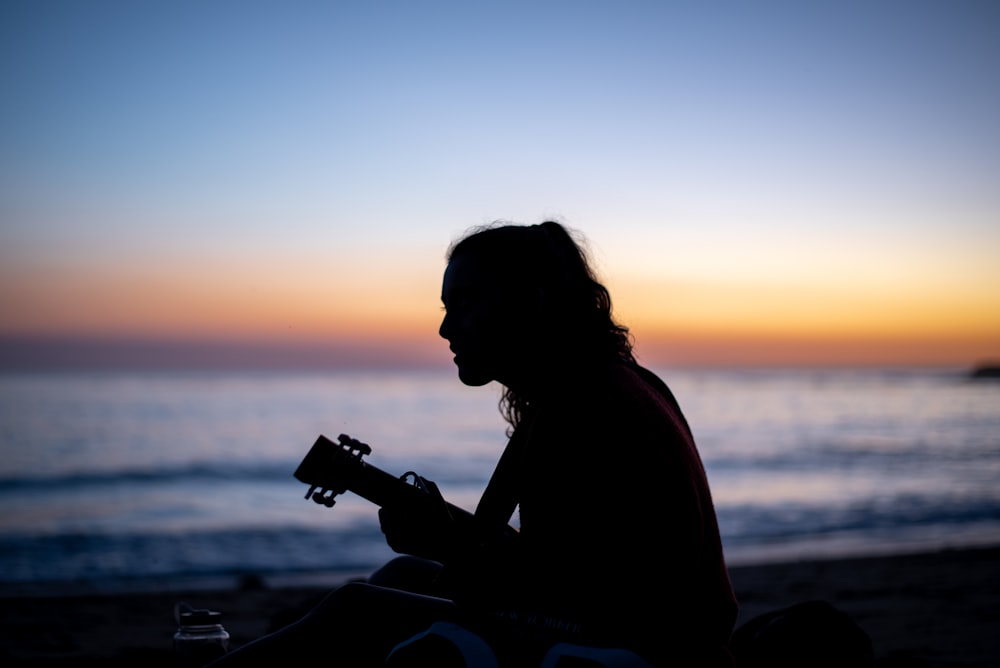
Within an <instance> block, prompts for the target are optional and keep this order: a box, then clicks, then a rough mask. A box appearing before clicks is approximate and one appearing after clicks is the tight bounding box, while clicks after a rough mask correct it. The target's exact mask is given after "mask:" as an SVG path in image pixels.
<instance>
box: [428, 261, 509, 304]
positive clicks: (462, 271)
mask: <svg viewBox="0 0 1000 668" xmlns="http://www.w3.org/2000/svg"><path fill="white" fill-rule="evenodd" d="M477 260H478V258H475V257H473V256H471V255H456V256H454V257H452V259H451V261H449V262H448V266H447V267H446V268H445V270H444V280H443V281H442V284H441V298H442V299H444V300H447V299H448V298H449V297H452V298H454V297H455V296H457V295H468V294H494V293H497V292H498V291H499V290H500V287H501V285H502V283H501V280H500V277H499V275H498V272H497V271H496V270H494V269H491V268H489V267H488V266H487V263H484V262H482V261H477Z"/></svg>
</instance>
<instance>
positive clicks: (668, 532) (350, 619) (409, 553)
mask: <svg viewBox="0 0 1000 668" xmlns="http://www.w3.org/2000/svg"><path fill="white" fill-rule="evenodd" d="M447 257H448V263H447V267H446V270H445V273H444V280H443V285H442V294H441V299H442V302H443V304H444V307H445V316H444V318H443V321H442V323H441V326H440V330H439V331H440V335H441V336H442V337H443V338H445V339H446V340H447V341H448V343H449V346H450V349H451V351H452V352H453V353H454V362H455V365H456V366H457V369H458V376H459V379H460V380H461V381H462V383H464V384H466V385H470V386H481V385H485V384H488V383H490V382H497V383H499V384H500V385H501V386H502V388H503V395H502V400H501V410H502V412H503V415H504V417H505V419H506V421H507V422H508V424H509V428H508V435H509V442H508V444H507V446H506V448H505V450H504V452H503V454H502V455H501V457H500V460H499V462H498V463H497V466H496V469H495V471H494V472H493V475H492V477H491V479H490V481H489V483H488V485H487V487H486V489H485V490H484V492H483V494H482V497H481V499H480V502H479V504H478V506H477V508H476V511H475V513H474V515H472V516H471V520H470V519H469V518H464V521H459V520H461V519H463V518H456V517H454V516H453V515H451V514H449V513H448V511H447V506H446V505H445V504H444V503H443V500H441V499H440V497H439V496H438V495H437V494H436V491H437V488H436V487H435V486H433V484H430V491H431V494H429V495H428V499H430V500H431V501H430V502H429V503H427V504H425V505H422V506H418V507H414V506H412V505H411V506H410V507H405V508H393V507H384V508H382V509H381V510H380V512H379V518H380V522H381V526H382V530H383V532H384V534H385V537H386V541H387V542H388V544H389V546H390V547H392V548H393V550H394V551H396V552H397V553H400V554H402V555H404V556H400V557H397V558H395V559H393V560H392V561H390V562H389V563H387V564H385V565H384V566H383V567H381V568H380V569H379V570H377V571H376V572H374V573H373V574H372V575H371V577H370V578H368V580H367V581H365V582H354V583H348V584H345V585H343V586H341V587H339V588H337V589H336V590H334V591H333V592H331V593H330V594H329V595H328V596H327V598H326V599H325V600H324V601H323V602H322V603H320V604H319V605H318V606H317V607H316V608H315V609H313V610H312V611H311V612H310V613H309V614H307V615H306V616H305V617H303V619H301V620H300V621H298V622H296V623H295V624H293V625H291V626H289V627H286V628H285V629H282V630H281V631H278V632H276V633H274V634H271V635H268V636H265V637H263V638H261V639H259V640H257V641H255V642H253V643H250V644H248V645H246V646H245V647H243V648H241V649H238V650H236V651H234V652H232V653H230V654H229V655H228V656H227V657H225V658H223V659H222V660H220V661H219V662H218V665H220V666H223V665H225V666H230V665H232V666H236V665H241V664H246V665H257V664H258V663H260V664H267V663H269V662H273V661H287V660H289V659H290V658H291V659H293V658H299V657H301V658H303V659H305V658H307V657H312V656H314V655H316V656H323V657H329V662H330V663H332V664H333V665H344V666H364V665H385V663H386V660H387V658H388V661H389V663H390V665H397V666H398V665H421V661H423V662H424V663H427V664H428V665H429V663H428V661H427V656H424V657H421V654H420V653H421V652H430V653H434V652H437V655H436V657H435V659H436V660H438V661H443V659H442V657H443V656H445V654H446V652H445V650H443V649H442V647H443V645H442V644H441V643H438V644H435V643H433V642H430V641H428V638H431V637H434V636H433V634H431V635H430V636H425V637H423V638H424V641H423V642H420V641H417V642H412V640H413V639H414V638H417V639H419V638H421V637H422V636H420V633H421V632H422V631H425V630H427V629H429V628H433V627H434V625H435V623H439V624H440V623H445V627H444V628H451V629H454V628H458V629H461V630H468V631H470V632H471V633H472V634H475V637H476V638H481V639H483V640H484V641H485V642H486V643H488V645H489V647H490V649H491V650H492V652H493V653H494V655H495V657H498V659H499V665H503V666H506V665H516V666H537V665H540V663H541V662H542V660H543V657H545V656H546V654H547V653H548V655H549V657H551V656H552V654H551V652H552V648H553V647H554V646H558V647H576V648H584V650H586V648H593V649H594V651H595V652H598V651H599V650H600V649H601V648H604V649H621V650H624V651H626V652H627V653H628V656H629V657H630V658H634V659H636V661H634V662H632V663H629V664H628V665H650V666H651V665H674V664H676V663H678V662H681V663H683V665H698V666H731V665H732V656H731V655H730V654H729V651H728V649H727V644H728V642H729V639H730V635H731V633H732V630H733V625H734V623H735V620H736V613H737V603H736V599H735V596H734V594H733V590H732V587H731V585H730V581H729V575H728V571H727V569H726V565H725V561H724V558H723V551H722V546H721V541H720V537H719V529H718V524H717V521H716V515H715V510H714V507H713V504H712V498H711V494H710V491H709V486H708V482H707V479H706V476H705V472H704V469H703V466H702V463H701V460H700V457H699V454H698V451H697V449H696V447H695V443H694V439H693V437H692V434H691V431H690V429H689V428H688V424H687V422H686V420H685V418H684V415H683V413H682V412H681V409H680V407H679V406H678V404H677V401H676V400H675V399H674V396H673V395H672V393H671V391H670V390H669V389H668V387H667V386H666V385H665V384H664V383H663V381H662V380H660V379H659V378H658V377H657V376H656V375H654V374H653V373H651V372H650V371H648V370H647V369H645V368H643V367H641V366H640V365H639V364H637V362H636V360H635V358H634V356H633V353H632V342H631V336H630V333H629V331H628V329H627V328H626V327H624V326H622V325H620V324H619V323H617V322H616V321H615V320H614V319H613V317H612V313H611V298H610V296H609V293H608V290H607V289H606V288H605V287H604V286H603V285H602V284H601V283H600V282H599V281H598V280H597V278H596V275H595V272H594V271H593V269H592V268H591V265H590V263H589V261H588V258H587V255H586V252H585V247H584V246H583V244H582V243H578V242H577V241H575V240H574V237H573V235H571V233H570V232H569V231H568V230H567V229H566V228H565V227H563V226H561V225H559V224H558V223H555V222H545V223H542V224H540V225H531V226H521V225H507V224H503V225H493V226H487V227H485V228H479V229H476V230H474V231H473V232H471V233H470V234H468V235H466V236H465V237H463V238H461V239H460V240H459V241H457V242H456V243H454V244H452V247H451V248H450V249H449V252H448V256H447ZM515 513H517V514H518V515H519V520H520V521H519V524H520V527H519V530H517V531H514V530H513V529H511V528H510V526H509V523H510V522H511V518H512V517H513V516H514V515H515ZM408 639H409V640H411V643H410V644H405V643H404V644H403V645H400V643H403V642H404V641H407V640H408ZM394 648H395V650H394ZM581 656H585V654H583V655H581ZM594 656H597V654H595V655H594ZM407 661H409V663H407ZM550 663H552V665H554V662H550ZM213 665H215V664H213ZM449 665H450V664H449Z"/></svg>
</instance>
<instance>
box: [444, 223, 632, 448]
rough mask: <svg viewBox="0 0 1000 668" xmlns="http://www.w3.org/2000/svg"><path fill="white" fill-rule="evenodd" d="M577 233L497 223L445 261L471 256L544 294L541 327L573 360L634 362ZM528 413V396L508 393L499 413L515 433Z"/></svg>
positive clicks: (554, 226) (515, 286)
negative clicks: (526, 397) (574, 236)
mask: <svg viewBox="0 0 1000 668" xmlns="http://www.w3.org/2000/svg"><path fill="white" fill-rule="evenodd" d="M573 234H577V236H579V235H578V233H571V232H570V231H569V230H567V229H566V228H565V227H563V226H562V225H560V224H559V223H557V222H554V221H546V222H544V223H541V224H539V225H511V224H508V223H503V222H497V223H493V224H491V225H486V226H482V227H477V228H473V229H472V230H470V231H469V232H467V233H466V234H465V235H464V236H463V237H461V238H459V239H458V240H457V241H455V242H453V243H452V244H451V246H450V247H449V248H448V252H447V255H446V258H447V260H448V261H449V262H450V261H451V259H452V258H454V257H455V256H457V255H463V256H467V255H468V256H472V257H474V258H475V260H476V262H477V263H478V264H479V265H480V266H482V267H484V268H486V269H488V270H492V271H496V272H497V273H498V274H502V275H504V276H505V282H506V284H507V285H508V287H510V288H512V291H513V292H514V294H524V295H525V296H526V298H527V296H528V295H532V294H534V295H540V296H541V298H542V299H543V300H544V304H545V308H544V309H543V310H542V313H541V317H542V319H543V320H542V321H541V322H540V323H539V327H540V328H541V331H543V332H545V333H546V334H547V335H549V336H550V337H552V338H553V340H554V341H558V345H559V346H560V348H561V349H562V351H563V353H564V354H566V355H569V356H571V357H569V359H574V360H576V361H578V362H580V363H585V362H587V361H591V362H601V361H622V362H629V363H634V362H635V358H634V356H633V353H632V336H631V334H630V333H629V330H628V328H627V327H625V326H624V325H622V324H620V323H618V322H616V321H615V319H614V317H613V316H612V310H611V295H610V293H609V292H608V289H607V288H606V287H604V285H603V284H601V282H600V281H599V280H598V278H597V275H596V273H595V271H594V270H593V267H592V263H591V261H590V259H589V257H588V254H587V252H586V245H585V242H584V241H583V239H582V237H580V241H579V242H578V241H576V240H575V239H574V238H573ZM529 410H530V409H529V406H528V402H527V400H526V399H525V397H523V396H521V395H520V394H518V393H517V392H516V391H515V390H512V389H511V388H509V387H504V388H503V394H502V396H501V399H500V412H501V414H502V415H503V416H504V419H505V420H506V421H507V423H508V424H509V425H510V426H511V428H512V429H514V428H516V427H517V425H518V424H519V423H520V422H521V420H522V419H523V418H524V417H525V415H526V413H527V412H528V411H529Z"/></svg>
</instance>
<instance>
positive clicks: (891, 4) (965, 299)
mask: <svg viewBox="0 0 1000 668" xmlns="http://www.w3.org/2000/svg"><path fill="white" fill-rule="evenodd" d="M0 95H2V101H3V103H2V105H0V368H22V367H30V366H50V367H57V366H65V367H85V366H102V365H103V366H144V365H147V366H157V365H159V366H185V365H186V366H191V367H202V366H204V367H211V366H240V365H249V366H255V365H256V366H275V367H281V366H288V367H306V368H309V367H357V366H408V365H412V366H421V365H435V364H450V355H449V353H448V351H447V345H446V343H445V342H443V341H442V340H441V339H439V338H438V337H437V333H436V332H437V326H438V323H439V320H440V318H441V305H440V299H439V297H440V281H441V272H442V270H443V268H444V253H445V251H446V249H447V246H448V244H449V243H450V242H451V241H452V240H453V239H454V238H456V237H457V236H459V235H460V234H461V233H462V232H463V231H465V230H467V229H468V228H470V227H472V226H475V225H480V224H484V223H489V222H491V221H495V220H507V221H511V222H516V223H523V224H532V223H538V222H542V221H544V220H548V219H553V220H557V221H559V222H562V223H563V224H565V225H567V226H568V227H570V228H572V229H574V230H576V231H578V232H579V233H581V234H582V235H583V236H584V237H585V238H586V240H587V242H588V248H589V250H590V253H591V255H592V257H593V259H594V261H595V263H596V266H597V269H598V271H599V273H600V275H601V276H602V278H603V280H604V281H605V283H606V284H607V285H608V287H609V289H610V290H611V294H612V298H613V302H614V307H615V314H616V316H617V317H618V318H619V319H620V320H621V321H622V322H624V324H626V325H627V326H629V327H630V329H631V331H632V333H633V334H634V336H635V341H636V350H637V353H638V356H639V358H640V361H645V362H647V363H649V364H652V365H677V366H686V365H960V366H969V365H973V364H978V363H982V362H984V361H993V360H1000V261H998V257H1000V121H998V119H1000V4H998V3H996V2H993V1H992V0H985V1H972V0H956V1H954V2H944V1H937V0H936V1H931V2H928V1H923V0H887V1H882V0H869V1H865V2H854V1H852V0H837V1H835V2H809V3H802V2H773V1H766V0H765V1H763V2H754V3H749V2H721V1H720V2H665V1H661V2H629V1H623V2H610V1H608V2H601V1H589V0H576V1H574V2H545V1H535V2H519V1H512V0H507V1H505V2H485V1H476V0H467V1H465V2H437V1H435V0H427V1H425V2H385V1H379V0H369V1H366V2H352V1H343V2H332V1H331V2H296V1H286V2H255V1H252V0H251V1H247V2H212V1H210V0H206V1H200V2H186V1H184V0H174V1H171V2H135V1H128V2H111V1H106V0H90V1H87V2H80V1H78V0H65V1H59V0H30V1H22V0H6V1H5V2H3V3H2V4H0Z"/></svg>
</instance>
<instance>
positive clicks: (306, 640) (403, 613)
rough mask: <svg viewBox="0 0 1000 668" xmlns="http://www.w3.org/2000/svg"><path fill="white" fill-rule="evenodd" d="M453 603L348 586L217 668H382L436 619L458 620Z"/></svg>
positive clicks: (216, 664) (223, 660) (215, 666)
mask: <svg viewBox="0 0 1000 668" xmlns="http://www.w3.org/2000/svg"><path fill="white" fill-rule="evenodd" d="M458 617H459V615H458V612H457V609H456V607H455V605H454V603H452V602H451V601H448V600H445V599H440V598H433V597H430V596H422V595H419V594H413V593H410V592H404V591H399V590H396V589H388V588H384V587H377V586H373V585H370V584H365V583H348V584H345V585H343V586H341V587H338V588H337V589H335V590H334V591H333V592H331V593H330V594H329V595H328V596H327V597H326V598H325V599H323V601H322V602H321V603H320V604H319V605H317V606H316V607H315V608H314V609H313V610H312V611H311V612H310V613H309V614H307V615H306V616H305V617H303V618H302V619H301V620H299V621H298V622H295V623H294V624H292V625H290V626H287V627H285V628H284V629H281V630H280V631H277V632H275V633H272V634H270V635H267V636H264V637H262V638H259V639H257V640H255V641H254V642H252V643H250V644H248V645H245V646H243V647H241V648H238V649H236V650H234V651H232V652H230V653H229V654H227V655H226V656H224V657H222V658H221V659H219V660H218V661H216V662H214V663H212V664H210V665H211V666H212V668H239V667H240V666H247V667H248V668H252V667H255V666H282V665H291V664H292V663H293V662H298V663H300V664H301V665H309V664H311V663H312V662H313V661H314V660H315V659H314V657H322V661H323V662H324V663H327V665H330V666H350V667H352V668H354V667H358V668H360V667H362V666H378V665H381V664H382V662H383V661H384V660H385V657H386V656H387V655H388V653H389V651H390V650H391V649H392V648H393V647H394V646H395V645H396V644H397V643H399V642H401V641H402V640H405V639H406V638H408V637H410V636H412V635H414V634H415V633H418V632H419V631H422V630H424V629H425V628H427V627H428V626H430V624H431V623H433V622H435V621H442V620H444V621H457V620H458Z"/></svg>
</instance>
